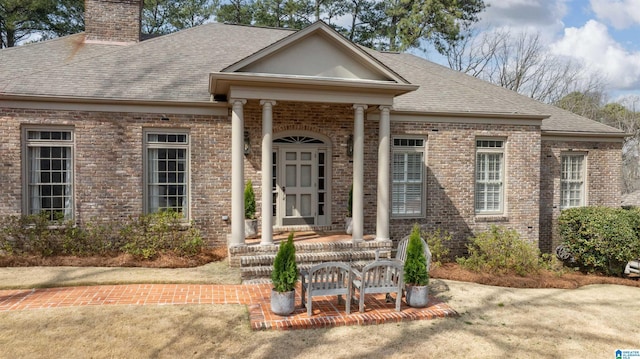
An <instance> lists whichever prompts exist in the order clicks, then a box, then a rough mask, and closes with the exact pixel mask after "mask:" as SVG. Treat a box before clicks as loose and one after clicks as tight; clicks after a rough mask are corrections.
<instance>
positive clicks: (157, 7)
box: [142, 0, 219, 35]
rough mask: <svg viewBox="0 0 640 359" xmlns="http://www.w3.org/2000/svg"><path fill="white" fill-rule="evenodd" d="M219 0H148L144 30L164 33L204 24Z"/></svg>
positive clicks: (150, 32)
mask: <svg viewBox="0 0 640 359" xmlns="http://www.w3.org/2000/svg"><path fill="white" fill-rule="evenodd" d="M218 7H219V1H218V0H146V1H145V3H144V8H143V10H142V32H143V33H145V34H154V35H163V34H168V33H171V32H175V31H178V30H182V29H186V28H190V27H193V26H197V25H202V24H204V23H205V22H206V21H208V20H209V19H211V18H212V17H213V14H214V13H215V12H216V10H217V9H218Z"/></svg>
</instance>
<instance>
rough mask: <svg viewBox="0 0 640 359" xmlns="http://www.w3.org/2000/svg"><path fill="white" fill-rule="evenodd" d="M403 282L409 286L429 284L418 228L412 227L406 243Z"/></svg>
mask: <svg viewBox="0 0 640 359" xmlns="http://www.w3.org/2000/svg"><path fill="white" fill-rule="evenodd" d="M404 282H405V283H407V284H410V285H417V286H424V285H427V284H429V273H428V272H427V258H426V257H425V256H424V245H423V244H422V239H421V238H420V226H418V225H417V224H414V225H413V229H412V230H411V234H410V235H409V243H407V259H406V260H405V261H404Z"/></svg>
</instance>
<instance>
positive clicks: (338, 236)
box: [245, 230, 376, 245]
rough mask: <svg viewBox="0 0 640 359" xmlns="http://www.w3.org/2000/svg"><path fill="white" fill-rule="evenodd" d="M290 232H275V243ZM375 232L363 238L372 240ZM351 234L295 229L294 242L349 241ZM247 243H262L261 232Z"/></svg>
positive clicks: (246, 240) (247, 240)
mask: <svg viewBox="0 0 640 359" xmlns="http://www.w3.org/2000/svg"><path fill="white" fill-rule="evenodd" d="M289 233H290V232H287V231H278V232H274V233H273V243H274V244H279V243H280V242H281V241H286V240H287V237H288V236H289ZM375 237H376V236H375V235H374V234H365V235H364V236H363V239H364V240H365V241H370V240H373V239H375ZM351 238H352V237H351V235H350V234H347V233H345V232H340V231H312V230H305V231H294V234H293V242H294V243H327V242H349V241H351ZM245 244H246V245H258V244H260V233H258V235H257V236H256V237H255V238H247V239H245Z"/></svg>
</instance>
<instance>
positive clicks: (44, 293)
mask: <svg viewBox="0 0 640 359" xmlns="http://www.w3.org/2000/svg"><path fill="white" fill-rule="evenodd" d="M270 295H271V285H270V284H244V285H206V284H205V285H199V284H131V285H100V286H89V287H65V288H49V289H19V290H0V312H5V311H12V310H31V309H46V308H63V307H76V306H97V305H184V304H245V305H248V307H249V317H250V320H251V328H253V329H254V330H264V329H304V328H322V327H333V326H343V325H355V324H359V325H368V324H381V323H388V322H401V321H408V320H421V319H434V318H438V317H449V316H455V315H457V313H456V311H455V310H453V309H452V308H451V307H449V306H448V305H447V304H445V303H442V302H440V301H438V300H437V299H436V298H433V297H431V298H430V301H429V305H428V306H427V307H426V308H421V309H417V308H410V307H407V306H406V305H405V303H404V302H403V303H402V304H403V305H402V308H401V309H402V310H401V311H400V312H396V311H395V302H394V303H385V300H384V294H382V295H380V296H377V297H375V296H373V297H370V296H367V297H366V300H365V312H364V313H359V312H358V306H357V305H355V304H352V305H351V308H352V313H351V314H350V315H347V314H346V313H345V308H344V304H342V305H340V306H338V305H337V300H336V297H314V299H313V316H312V317H307V311H306V309H305V308H303V307H302V306H301V300H300V290H299V288H298V290H296V311H295V312H294V313H293V314H292V315H290V316H286V317H281V316H278V315H275V314H273V313H271V310H270Z"/></svg>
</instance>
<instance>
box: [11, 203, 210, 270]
mask: <svg viewBox="0 0 640 359" xmlns="http://www.w3.org/2000/svg"><path fill="white" fill-rule="evenodd" d="M203 246H204V242H203V240H202V237H201V236H200V233H199V231H198V230H197V229H195V228H194V227H193V226H191V227H186V226H184V223H183V222H182V215H181V214H179V213H176V212H171V211H167V212H160V213H154V214H150V215H144V216H140V217H137V218H132V217H130V218H129V219H128V220H127V221H126V222H124V223H113V222H110V223H109V222H107V223H102V222H97V221H93V222H89V223H87V224H86V225H85V226H83V227H78V226H76V225H75V224H74V223H73V222H72V221H66V222H65V221H54V222H51V221H50V220H49V216H48V215H47V214H46V213H45V214H42V215H28V216H10V217H6V218H4V220H3V221H2V228H0V251H2V252H3V253H4V254H8V255H27V254H35V255H40V256H52V255H75V256H91V255H109V254H117V253H122V252H124V253H129V254H131V255H133V256H136V257H138V258H144V259H152V258H154V257H156V256H157V255H158V254H159V253H161V252H165V251H171V252H173V253H175V254H177V255H180V256H193V255H196V254H198V253H199V252H200V251H201V249H202V247H203Z"/></svg>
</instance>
